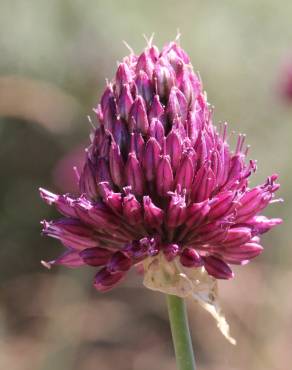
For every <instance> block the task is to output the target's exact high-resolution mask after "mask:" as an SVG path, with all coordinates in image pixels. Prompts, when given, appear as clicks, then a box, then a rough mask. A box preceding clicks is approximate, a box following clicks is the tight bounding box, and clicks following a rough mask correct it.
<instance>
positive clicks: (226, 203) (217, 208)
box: [209, 191, 236, 220]
mask: <svg viewBox="0 0 292 370" xmlns="http://www.w3.org/2000/svg"><path fill="white" fill-rule="evenodd" d="M234 198H235V194H234V192H232V191H226V192H223V193H221V194H219V195H218V196H217V197H216V198H215V199H214V201H213V202H212V203H211V206H210V212H209V219H212V220H214V219H217V218H220V217H222V216H223V215H226V214H228V213H230V211H231V210H232V209H233V208H234V206H235V204H236V203H235V202H234Z"/></svg>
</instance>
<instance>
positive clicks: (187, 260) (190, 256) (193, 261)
mask: <svg viewBox="0 0 292 370" xmlns="http://www.w3.org/2000/svg"><path fill="white" fill-rule="evenodd" d="M180 263H181V264H182V265H183V266H185V267H200V266H203V264H204V262H203V259H202V257H201V256H200V255H199V253H198V252H197V251H196V250H195V249H194V248H188V247H187V248H184V249H183V251H182V253H181V255H180Z"/></svg>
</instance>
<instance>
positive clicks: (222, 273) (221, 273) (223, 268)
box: [204, 256, 234, 279]
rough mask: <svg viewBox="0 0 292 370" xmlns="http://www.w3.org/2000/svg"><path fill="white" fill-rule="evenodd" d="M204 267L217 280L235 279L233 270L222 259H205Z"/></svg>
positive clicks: (210, 257) (211, 257)
mask: <svg viewBox="0 0 292 370" xmlns="http://www.w3.org/2000/svg"><path fill="white" fill-rule="evenodd" d="M204 267H205V269H206V271H207V272H208V274H209V275H212V276H214V277H215V278H216V279H232V278H233V277H234V273H233V271H232V270H231V268H230V267H229V266H228V265H227V263H225V262H224V261H222V260H221V259H220V258H217V257H214V256H207V257H204Z"/></svg>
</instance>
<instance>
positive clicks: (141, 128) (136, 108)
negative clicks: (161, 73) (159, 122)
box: [130, 96, 149, 134]
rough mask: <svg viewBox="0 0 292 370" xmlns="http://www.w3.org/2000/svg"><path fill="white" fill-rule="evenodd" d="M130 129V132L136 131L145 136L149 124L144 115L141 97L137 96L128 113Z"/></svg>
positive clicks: (144, 108)
mask: <svg viewBox="0 0 292 370" xmlns="http://www.w3.org/2000/svg"><path fill="white" fill-rule="evenodd" d="M130 127H131V131H138V132H141V133H142V134H147V132H148V128H149V123H148V117H147V113H146V107H145V103H144V100H143V98H142V97H141V96H137V98H136V100H135V101H134V103H133V105H132V108H131V111H130Z"/></svg>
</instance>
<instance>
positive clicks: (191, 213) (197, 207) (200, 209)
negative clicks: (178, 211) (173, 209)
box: [186, 201, 210, 228]
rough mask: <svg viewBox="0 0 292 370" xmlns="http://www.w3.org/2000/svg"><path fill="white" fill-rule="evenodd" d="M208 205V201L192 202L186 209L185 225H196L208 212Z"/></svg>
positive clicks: (192, 226)
mask: <svg viewBox="0 0 292 370" xmlns="http://www.w3.org/2000/svg"><path fill="white" fill-rule="evenodd" d="M209 211H210V205H209V202H208V201H204V202H201V203H192V204H191V205H190V206H189V207H188V209H187V218H186V225H187V226H188V227H189V228H194V227H197V226H198V225H199V224H201V223H202V222H203V220H204V219H205V218H206V216H207V215H208V214H209Z"/></svg>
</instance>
